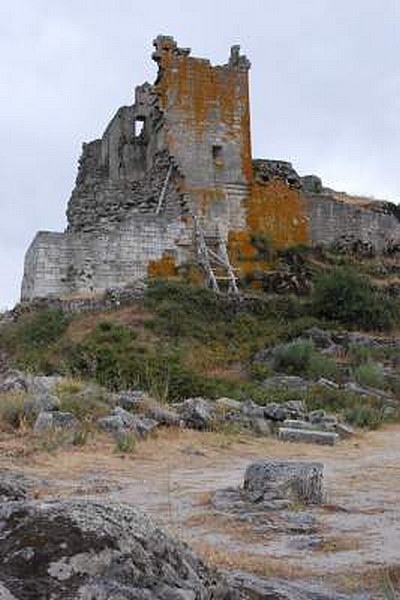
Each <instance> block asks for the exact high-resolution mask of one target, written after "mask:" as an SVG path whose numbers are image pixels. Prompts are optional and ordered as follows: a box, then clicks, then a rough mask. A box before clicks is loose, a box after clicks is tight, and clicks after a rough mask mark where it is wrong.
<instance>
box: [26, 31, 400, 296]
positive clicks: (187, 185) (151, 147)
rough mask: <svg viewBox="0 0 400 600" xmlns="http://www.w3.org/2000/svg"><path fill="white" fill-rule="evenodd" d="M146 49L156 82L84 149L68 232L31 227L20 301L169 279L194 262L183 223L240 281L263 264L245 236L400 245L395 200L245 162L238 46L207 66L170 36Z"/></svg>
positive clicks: (244, 73)
mask: <svg viewBox="0 0 400 600" xmlns="http://www.w3.org/2000/svg"><path fill="white" fill-rule="evenodd" d="M154 46H155V51H154V53H153V59H154V60H155V62H156V63H157V65H158V73H157V78H156V81H155V83H154V84H153V85H151V84H149V83H147V82H146V83H144V84H143V85H141V86H138V87H137V88H136V89H135V98H134V103H133V104H132V105H131V106H123V107H121V108H120V109H118V111H117V113H116V114H115V116H114V117H113V119H112V120H111V122H110V123H109V125H108V126H107V128H106V129H105V131H104V133H103V135H102V137H101V138H100V139H97V140H94V141H92V142H90V143H88V144H84V146H83V152H82V157H81V159H80V162H79V170H78V175H77V179H76V185H75V188H74V190H73V192H72V195H71V198H70V201H69V203H68V209H67V218H68V227H67V230H66V232H64V233H50V232H40V233H39V234H37V236H36V238H35V239H34V241H33V243H32V244H31V247H30V248H29V250H28V252H27V254H26V259H25V272H24V279H23V285H22V298H23V299H26V300H30V299H32V298H35V297H43V296H66V295H71V294H72V295H74V294H75V295H76V294H87V293H93V292H99V291H102V290H104V289H106V288H110V287H124V286H126V285H129V284H131V283H132V282H133V281H135V280H138V279H141V278H143V277H146V276H147V275H159V274H163V275H165V276H169V275H173V274H174V273H175V272H176V267H177V266H179V265H181V264H182V263H183V262H185V261H188V260H191V259H192V258H193V256H194V248H193V239H194V237H193V222H194V220H193V217H198V218H199V221H198V222H201V224H202V227H203V231H204V233H205V237H206V241H207V243H208V245H209V247H210V248H214V250H215V249H216V248H218V244H219V236H220V235H222V237H224V238H225V240H226V241H227V242H228V252H229V254H230V257H231V261H232V262H233V265H234V266H235V268H237V270H238V271H237V272H238V275H245V274H248V273H249V272H250V271H251V270H262V269H265V268H268V266H269V265H268V258H267V257H266V256H262V257H261V259H260V258H259V256H258V253H257V250H256V248H255V244H254V243H253V242H254V239H255V238H258V240H259V241H260V240H261V241H262V240H264V241H265V240H267V241H268V240H270V241H271V242H272V243H273V244H274V245H275V246H276V247H279V248H282V247H285V246H289V245H296V244H313V245H319V244H323V245H327V244H328V245H329V244H335V243H337V242H342V241H343V240H345V241H349V240H350V241H351V240H354V241H361V242H363V243H364V242H365V243H366V244H370V245H371V246H372V247H373V248H374V249H375V250H376V251H379V252H381V251H385V250H386V249H387V248H388V247H392V248H393V247H396V244H397V245H398V246H399V247H400V221H399V218H398V211H397V213H396V210H395V209H394V208H393V205H390V204H389V203H386V204H385V203H370V205H366V206H360V205H359V204H357V203H355V202H353V201H352V199H351V198H350V197H347V198H348V200H349V201H341V199H340V198H338V195H337V194H336V193H335V192H333V191H332V190H326V189H324V188H323V186H322V183H321V181H320V180H319V179H318V178H317V177H315V176H306V177H300V176H299V175H298V174H297V173H296V171H295V170H294V169H293V167H292V165H291V164H290V163H289V162H286V161H278V160H256V161H252V157H251V135H250V107H249V77H248V74H249V69H250V63H249V61H248V59H247V58H246V57H245V56H243V55H241V54H240V48H239V46H233V47H232V49H231V54H230V57H229V60H228V62H227V63H226V64H223V65H217V66H214V65H212V64H211V63H210V61H208V60H206V59H202V58H197V57H193V56H191V52H190V49H189V48H181V47H179V46H178V45H177V43H176V41H175V40H174V39H173V38H172V37H170V36H158V37H157V38H156V40H155V41H154ZM339 196H340V195H339ZM344 197H345V195H343V198H344ZM161 200H162V202H161ZM353 200H354V199H353ZM158 208H160V210H158ZM396 214H397V216H396ZM264 254H265V253H264ZM257 261H258V262H257Z"/></svg>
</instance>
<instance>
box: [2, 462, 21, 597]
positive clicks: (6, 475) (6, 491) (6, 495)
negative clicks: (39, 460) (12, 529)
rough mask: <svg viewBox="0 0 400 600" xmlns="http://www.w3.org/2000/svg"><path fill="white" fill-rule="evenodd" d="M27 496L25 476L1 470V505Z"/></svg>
mask: <svg viewBox="0 0 400 600" xmlns="http://www.w3.org/2000/svg"><path fill="white" fill-rule="evenodd" d="M27 498H28V492H27V482H26V478H25V476H24V475H22V474H21V475H19V474H16V473H11V472H10V471H0V506H1V504H2V503H4V502H19V501H21V500H26V499H27ZM0 598H1V595H0Z"/></svg>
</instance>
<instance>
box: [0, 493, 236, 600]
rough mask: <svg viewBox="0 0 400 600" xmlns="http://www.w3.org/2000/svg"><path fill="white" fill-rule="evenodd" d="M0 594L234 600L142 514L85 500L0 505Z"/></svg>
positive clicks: (88, 599)
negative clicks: (0, 539) (0, 537)
mask: <svg viewBox="0 0 400 600" xmlns="http://www.w3.org/2000/svg"><path fill="white" fill-rule="evenodd" d="M0 529H1V532H2V543H1V545H0V592H1V594H2V595H1V594H0V597H5V598H7V597H8V598H14V599H16V600H28V599H32V600H33V599H35V600H45V599H50V598H54V599H56V598H57V600H72V599H74V600H111V599H113V600H151V599H153V600H157V599H160V600H161V599H163V600H234V599H240V598H242V597H243V596H241V595H240V594H239V593H238V592H235V591H233V589H231V588H230V586H229V585H228V584H227V582H226V581H225V580H224V579H223V578H222V576H220V575H219V574H218V573H216V572H214V571H213V570H211V569H209V568H208V567H206V566H205V565H204V563H203V562H202V561H201V560H200V559H199V558H198V557H197V556H196V555H195V554H194V553H193V552H192V551H191V550H190V549H189V548H188V547H187V546H186V545H184V544H183V543H181V542H179V541H177V540H174V539H173V538H171V537H170V536H169V535H167V534H166V533H164V532H163V531H162V530H161V529H159V528H158V527H156V526H155V525H154V524H153V522H152V521H151V520H150V519H149V518H148V517H147V516H146V515H144V514H143V513H141V512H139V511H138V510H136V509H135V508H133V507H131V506H127V505H122V504H111V503H109V504H107V503H104V502H102V503H101V504H100V503H97V502H88V501H54V502H46V503H27V502H15V503H9V504H7V505H6V506H2V507H0Z"/></svg>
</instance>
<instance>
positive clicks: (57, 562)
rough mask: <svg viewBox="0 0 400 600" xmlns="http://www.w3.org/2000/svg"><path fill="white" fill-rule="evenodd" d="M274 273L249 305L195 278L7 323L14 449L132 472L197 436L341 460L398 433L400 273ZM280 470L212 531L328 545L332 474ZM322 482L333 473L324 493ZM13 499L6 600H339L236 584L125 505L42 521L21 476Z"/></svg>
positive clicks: (9, 500) (50, 513)
mask: <svg viewBox="0 0 400 600" xmlns="http://www.w3.org/2000/svg"><path fill="white" fill-rule="evenodd" d="M260 243H261V242H260ZM276 261H277V263H276V269H275V270H274V271H270V272H265V273H263V274H260V275H259V276H258V277H256V278H255V279H252V280H251V281H250V280H249V281H247V282H246V281H244V282H242V290H243V292H242V294H241V295H240V296H239V297H237V296H227V295H223V294H222V295H219V294H215V293H214V292H211V291H209V290H206V289H203V288H202V287H199V286H195V285H193V284H190V283H188V282H187V281H185V280H184V277H183V275H182V277H181V279H180V280H176V281H173V282H171V281H169V282H165V281H161V280H159V281H157V280H155V281H153V282H149V283H148V285H147V286H146V287H145V288H141V289H138V288H135V289H132V290H129V289H126V290H119V291H109V292H108V293H107V294H105V295H104V297H98V298H91V299H85V298H69V299H64V300H50V301H39V302H36V303H31V304H22V305H18V306H17V307H15V309H14V310H13V311H10V312H9V313H7V314H4V315H2V317H1V319H0V443H1V444H4V447H5V448H7V449H8V450H7V452H11V454H12V453H13V452H14V453H15V456H20V454H21V453H22V454H23V455H24V456H25V457H27V460H28V461H30V460H31V459H32V460H33V462H34V461H35V460H36V458H35V457H39V456H44V455H47V454H49V455H51V454H53V453H61V452H62V453H64V452H66V453H68V452H71V455H72V454H73V453H74V452H75V451H77V449H80V450H79V451H82V452H87V453H88V455H91V453H92V452H94V453H97V452H98V448H99V447H102V446H103V445H105V447H109V445H110V444H112V445H114V448H115V450H114V451H115V452H117V453H118V455H119V456H122V457H123V456H136V454H137V453H138V448H140V447H141V445H145V444H148V443H151V442H152V440H157V436H159V437H158V439H159V440H161V441H160V444H162V440H164V439H168V437H165V436H169V439H170V440H173V439H175V438H176V439H179V436H181V435H183V433H182V432H196V434H197V433H198V432H201V435H203V433H204V434H207V435H216V436H219V435H221V436H225V437H224V439H229V440H235V439H240V440H242V439H247V440H266V442H265V443H266V444H270V443H276V444H281V445H282V447H283V446H284V442H286V441H288V442H294V443H296V442H301V443H303V442H304V443H307V444H312V445H314V444H315V445H316V447H317V448H320V447H321V446H336V447H337V448H339V452H340V448H341V447H342V445H343V444H344V445H345V444H349V443H350V442H349V440H358V439H359V438H358V436H359V435H360V432H362V431H364V430H368V429H377V428H379V427H381V426H382V425H384V424H388V425H389V424H396V423H398V422H399V421H400V373H399V367H400V333H399V331H400V310H399V298H398V283H397V277H398V266H397V263H396V261H395V260H394V259H392V258H390V257H386V258H385V259H379V260H378V259H377V258H376V257H374V256H362V257H361V256H360V255H358V257H357V258H355V257H354V255H353V254H352V255H347V254H343V253H342V252H341V251H340V249H336V250H335V251H333V250H332V251H330V252H329V253H328V252H327V251H324V252H323V253H322V252H320V251H314V252H312V253H310V252H309V251H308V250H306V249H302V248H297V249H292V250H291V251H290V252H288V251H285V253H282V254H280V255H279V256H276ZM355 267H357V268H355ZM246 285H247V288H246V287H244V286H246ZM184 435H186V433H184ZM242 436H244V437H242ZM166 443H168V442H166ZM222 443H223V444H226V443H227V442H226V441H224V442H222ZM229 443H231V441H230V442H229ZM262 443H264V442H262ZM355 445H357V444H355ZM9 448H11V450H9ZM85 448H87V450H85ZM181 451H182V452H183V451H184V452H189V451H190V452H193V456H195V455H196V452H200V455H201V451H198V450H196V449H194V450H192V449H191V448H190V447H189V450H188V449H187V448H186V447H185V448H184V449H183V450H179V452H181ZM334 451H336V449H333V450H332V452H334ZM161 452H163V450H162V447H161ZM5 456H7V453H6V454H5ZM257 464H258V463H257ZM315 464H316V465H317V466H313V465H315ZM279 468H281V469H282V473H283V475H282V473H281V475H279V476H277V475H276V465H275V463H274V466H273V467H271V466H270V464H269V463H267V464H266V465H264V466H263V467H262V468H261V471H260V467H257V466H256V467H254V469H253V470H250V471H249V473H253V474H254V478H253V476H252V481H251V482H249V481H248V478H246V477H247V476H246V477H245V480H244V487H243V488H241V489H240V490H239V491H238V490H237V489H236V490H232V489H231V490H229V489H227V490H224V489H222V490H221V491H220V492H218V493H217V494H216V495H215V497H214V500H213V507H214V508H213V509H212V510H211V509H210V510H211V512H210V515H211V514H213V511H214V510H217V511H220V512H221V511H222V512H221V514H225V513H226V514H229V518H230V519H232V518H233V519H234V520H235V522H239V521H240V519H243V518H246V519H248V520H249V522H250V523H251V524H252V527H253V526H254V527H256V530H257V535H259V533H260V531H261V532H264V533H263V534H262V535H267V534H266V533H265V532H266V531H268V532H270V529H269V528H267V529H265V515H270V512H269V511H271V510H272V511H275V513H274V514H275V515H279V519H280V522H281V523H283V522H285V525H284V526H283V525H282V527H283V530H284V531H285V532H290V535H292V534H293V531H296V532H298V531H301V532H302V535H303V537H304V536H306V538H307V540H306V541H305V538H304V539H303V543H306V542H307V544H311V545H312V544H313V543H314V542H313V536H314V537H315V532H314V525H315V523H316V521H315V519H316V516H315V510H316V509H314V508H312V509H307V511H306V512H304V514H303V513H301V514H300V515H297V514H296V511H297V510H298V507H299V506H300V505H301V506H302V505H303V503H304V498H305V497H307V498H308V497H309V496H310V497H318V502H319V503H321V502H325V500H324V498H323V494H322V491H321V490H322V488H321V485H320V483H321V477H322V475H321V473H322V468H323V467H322V465H320V463H319V462H318V463H314V462H312V463H307V464H305V465H303V464H300V465H299V466H298V468H297V467H296V468H295V473H294V475H293V481H292V482H291V483H290V485H289V483H288V480H287V474H288V473H291V472H292V467H291V466H290V465H289V467H288V466H287V465H286V464H285V463H283V464H282V465H281V466H280V467H279ZM310 468H311V471H312V473H318V477H317V478H316V479H315V478H314V479H313V482H314V483H312V486H311V487H310V485H311V484H310V482H309V481H308V479H307V477H308V474H307V473H308V472H309V469H310ZM315 469H316V471H315ZM282 476H283V480H282V479H281V477H282ZM313 477H314V475H313ZM304 478H305V479H304ZM253 479H254V481H253ZM271 481H273V482H274V487H273V489H272V492H268V494H272V495H265V494H264V491H262V493H261V492H260V485H261V487H262V490H265V489H267V488H268V489H269V487H268V486H269V485H270V483H271ZM266 482H267V483H266ZM293 482H294V483H293ZM315 482H317V483H318V485H317V488H316V489H317V492H315V489H314V485H316V484H315ZM121 485H123V484H121ZM254 486H255V487H254ZM293 486H294V487H293ZM292 489H295V490H297V491H296V494H298V493H299V490H300V491H301V494H300V496H299V497H296V499H293V497H292V496H291V495H290V498H289V499H288V497H287V494H288V493H289V492H290V490H292ZM246 490H247V491H246ZM260 493H261V496H260ZM246 494H247V495H246ZM249 494H250V496H249ZM254 494H255V495H256V496H257V497H255V495H254ZM290 494H291V492H290ZM0 495H1V496H2V498H3V502H4V503H5V504H4V506H5V508H4V509H3V508H2V512H1V514H0V528H1V530H2V531H3V532H6V534H5V540H6V544H5V545H4V548H3V547H2V551H0V564H1V569H0V572H1V573H2V575H1V576H0V597H3V596H4V597H5V598H11V599H12V598H14V599H17V600H23V599H25V598H47V597H50V595H51V594H52V595H53V596H54V597H57V598H58V597H59V598H64V597H65V598H67V597H68V598H87V599H89V598H92V599H98V600H100V599H103V598H126V599H128V598H171V600H172V599H178V598H179V599H185V600H186V599H188V600H195V599H197V598H201V599H203V598H204V599H210V600H211V599H212V598H214V599H217V598H221V599H222V598H226V599H228V598H273V599H274V600H279V599H282V598H284V599H287V600H295V599H297V598H298V599H303V598H304V599H308V598H321V599H325V598H326V599H327V598H330V597H333V596H331V595H329V594H331V592H329V594H328V592H326V593H323V591H321V590H320V588H318V590H319V591H318V592H315V593H314V592H306V591H305V589H306V588H305V587H304V586H303V585H302V586H301V587H300V588H298V589H297V588H293V587H291V586H290V585H286V583H285V582H284V581H280V582H279V585H278V587H276V586H275V587H274V588H272V587H271V585H272V584H271V582H269V581H268V580H265V579H262V580H261V579H260V580H258V579H257V580H256V579H254V577H253V575H254V573H253V575H251V569H250V570H248V571H247V572H242V573H240V572H238V570H237V569H236V571H235V572H234V573H233V575H232V574H231V576H229V577H228V578H227V579H226V578H224V577H223V576H221V575H218V574H217V573H216V572H215V571H214V570H213V569H209V568H208V567H207V566H206V565H205V564H204V563H203V562H202V561H201V560H200V559H198V558H197V557H196V556H195V555H194V554H192V553H191V551H190V550H189V549H188V548H187V547H185V546H184V545H182V544H180V542H176V541H174V540H173V539H172V538H169V537H168V536H167V535H166V534H164V533H163V532H162V531H160V530H159V529H157V527H155V526H154V525H153V524H152V523H151V522H150V521H147V517H144V516H143V517H142V516H138V515H139V513H137V512H136V508H132V506H127V507H123V506H119V505H114V504H112V503H111V504H110V505H109V507H108V508H107V511H106V512H105V511H104V510H103V508H102V506H103V504H101V505H100V504H96V502H95V503H90V504H86V503H85V502H83V503H82V498H81V497H80V496H79V494H78V496H79V497H78V498H77V499H76V501H70V500H68V501H67V500H65V499H63V498H62V497H61V498H59V499H58V500H57V502H54V503H52V502H48V500H49V499H48V498H47V499H46V503H45V504H43V503H41V502H37V499H36V498H35V497H32V494H31V493H30V492H29V482H28V485H27V486H26V482H25V479H24V477H23V478H22V479H18V477H17V478H16V476H15V475H13V474H12V473H11V474H10V473H9V472H3V473H1V474H0ZM61 496H62V495H61ZM288 502H289V504H288ZM107 506H108V505H107ZM301 510H303V508H302V509H301ZM304 510H305V509H304ZM276 511H277V512H276ZM282 511H284V512H282ZM285 511H286V512H285ZM287 511H289V512H287ZM310 511H311V512H310ZM89 513H90V515H91V516H90V519H89V521H90V523H89V521H88V520H87V515H88V514H89ZM223 518H224V519H225V518H226V517H223ZM307 519H308V521H307ZM38 523H39V524H40V527H39V526H37V524H38ZM55 524H58V525H57V527H55ZM268 527H269V526H268ZM299 528H300V529H299ZM29 532H30V533H29ZM69 532H72V533H69ZM127 532H128V533H127ZM128 534H129V535H128ZM268 535H270V533H268ZM124 536H125V537H126V539H125V537H124ZM307 536H308V537H307ZM296 543H297V542H296ZM39 547H40V548H44V549H42V550H40V551H39V550H38V548H39ZM160 547H162V549H163V550H162V553H160V550H159V548H160ZM307 547H308V546H307ZM56 548H59V549H60V550H59V551H58V550H57V551H56V550H55V549H56ZM32 549H33V550H32ZM21 553H23V556H24V557H25V558H24V561H23V565H24V566H22V563H21V558H20V556H21ZM89 557H91V558H90V560H89ZM93 557H95V558H93ZM92 559H93V560H92ZM207 559H208V557H207ZM210 562H211V563H214V562H218V561H216V560H215V557H214V559H213V558H211V559H210ZM228 570H229V569H228ZM71 582H72V583H71ZM255 582H256V583H255ZM71 585H72V587H71ZM296 585H297V584H296ZM317 587H318V586H317ZM310 589H311V588H310ZM312 589H314V588H312ZM315 589H316V588H315ZM71 590H72V591H71ZM260 590H261V591H260ZM262 590H264V591H262ZM279 590H280V591H279ZM296 590H297V591H296ZM2 594H3V595H2ZM71 594H72V595H71ZM268 594H269V595H268ZM312 594H314V595H312ZM315 594H317V595H315ZM318 594H319V595H318ZM324 594H325V595H324ZM327 594H328V595H327ZM334 597H337V598H339V597H340V598H346V599H347V598H352V599H353V598H354V599H356V598H357V600H358V599H359V598H368V599H370V598H374V596H367V595H366V596H358V595H339V594H337V595H336V596H334Z"/></svg>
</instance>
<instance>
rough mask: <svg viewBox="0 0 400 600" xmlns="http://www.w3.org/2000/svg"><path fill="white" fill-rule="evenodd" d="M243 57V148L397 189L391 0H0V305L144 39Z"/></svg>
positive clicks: (123, 98) (395, 7) (52, 221)
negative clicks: (232, 50)
mask: <svg viewBox="0 0 400 600" xmlns="http://www.w3.org/2000/svg"><path fill="white" fill-rule="evenodd" d="M158 33H164V34H172V35H174V36H175V37H176V38H177V40H178V42H179V43H180V44H181V45H182V46H190V47H191V48H192V52H193V54H194V55H198V56H204V57H209V58H210V59H211V60H212V62H214V63H223V62H226V60H227V57H228V53H229V47H230V46H231V45H232V44H235V43H240V44H241V46H242V48H243V50H244V52H245V53H246V54H247V55H248V57H249V58H250V60H251V61H252V71H251V105H252V132H253V136H252V137H253V152H254V156H257V157H268V158H281V159H287V160H291V161H292V162H293V163H294V166H295V167H296V169H297V170H298V171H300V173H301V174H306V173H316V174H318V175H320V176H321V177H322V178H323V180H324V182H325V184H327V185H329V186H332V187H335V188H336V189H340V190H342V189H345V190H347V191H349V192H353V193H360V194H369V195H374V196H376V197H387V198H391V199H393V200H395V201H396V202H398V201H399V200H400V162H399V157H400V65H399V61H400V0H247V2H246V1H245V0H201V1H196V2H194V1H193V0H186V1H182V0H168V1H167V2H166V1H165V0H164V1H162V2H161V1H160V0H151V1H148V2H146V1H143V0H142V1H141V2H138V1H137V0H1V3H0V76H1V87H0V139H1V144H0V153H1V156H0V169H1V172H0V175H1V176H0V202H1V213H0V215H1V219H0V309H1V308H4V307H5V306H7V305H11V304H12V303H13V302H15V301H16V300H17V298H18V294H19V285H20V280H21V276H22V267H23V257H24V252H25V250H26V248H27V247H28V245H29V243H30V241H31V240H32V238H33V236H34V235H35V233H36V231H37V230H39V229H41V230H62V229H63V228H64V227H65V216H64V215H65V209H66V203H67V200H68V197H69V194H70V192H71V189H72V187H73V183H74V179H75V175H76V167H77V160H78V157H79V154H80V146H81V143H82V142H83V141H89V140H91V139H94V138H96V137H99V136H100V135H101V133H102V131H103V129H104V127H105V125H106V124H107V122H108V120H109V119H110V118H111V116H112V115H113V113H114V112H115V110H116V109H117V108H118V107H119V106H121V105H123V104H127V103H131V102H132V90H133V88H134V86H135V85H137V84H139V83H142V82H143V81H145V80H150V81H152V80H153V78H154V76H155V65H154V63H152V61H151V59H150V54H151V51H152V46H151V44H152V40H153V38H154V37H155V36H156V35H157V34H158Z"/></svg>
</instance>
